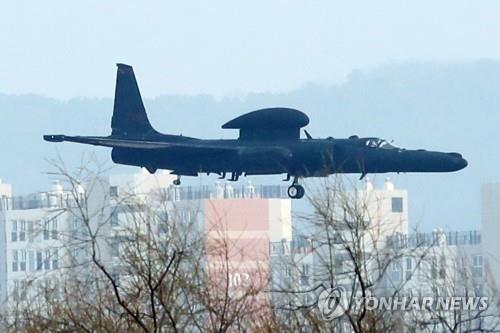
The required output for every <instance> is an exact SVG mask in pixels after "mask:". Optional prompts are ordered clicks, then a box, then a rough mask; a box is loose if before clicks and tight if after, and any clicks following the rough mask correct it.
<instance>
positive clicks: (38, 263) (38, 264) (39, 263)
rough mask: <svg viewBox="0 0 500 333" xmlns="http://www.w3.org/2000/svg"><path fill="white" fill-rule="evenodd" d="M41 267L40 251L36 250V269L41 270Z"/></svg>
mask: <svg viewBox="0 0 500 333" xmlns="http://www.w3.org/2000/svg"><path fill="white" fill-rule="evenodd" d="M42 268H43V260H42V252H41V251H37V252H36V270H37V271H41V270H42Z"/></svg>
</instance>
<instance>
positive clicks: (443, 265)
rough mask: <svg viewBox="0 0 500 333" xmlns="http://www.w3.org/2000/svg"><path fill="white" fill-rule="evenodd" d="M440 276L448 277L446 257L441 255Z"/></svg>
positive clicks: (442, 277)
mask: <svg viewBox="0 0 500 333" xmlns="http://www.w3.org/2000/svg"><path fill="white" fill-rule="evenodd" d="M439 277H440V278H441V279H444V278H446V257H445V256H441V269H440V270H439Z"/></svg>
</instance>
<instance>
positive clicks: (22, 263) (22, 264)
mask: <svg viewBox="0 0 500 333" xmlns="http://www.w3.org/2000/svg"><path fill="white" fill-rule="evenodd" d="M19 252H20V257H21V260H20V261H19V270H20V271H21V272H26V250H19Z"/></svg>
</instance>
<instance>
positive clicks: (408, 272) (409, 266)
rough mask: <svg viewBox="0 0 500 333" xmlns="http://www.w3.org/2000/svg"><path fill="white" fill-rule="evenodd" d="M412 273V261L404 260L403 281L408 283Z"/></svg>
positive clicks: (409, 259)
mask: <svg viewBox="0 0 500 333" xmlns="http://www.w3.org/2000/svg"><path fill="white" fill-rule="evenodd" d="M412 273H413V261H412V259H411V258H406V271H405V279H406V281H409V280H410V279H411V276H412Z"/></svg>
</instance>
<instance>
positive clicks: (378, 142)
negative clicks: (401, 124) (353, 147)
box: [364, 138, 397, 149]
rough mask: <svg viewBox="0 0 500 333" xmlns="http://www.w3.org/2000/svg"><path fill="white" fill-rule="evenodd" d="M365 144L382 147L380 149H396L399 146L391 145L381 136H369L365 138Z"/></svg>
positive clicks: (371, 146)
mask: <svg viewBox="0 0 500 333" xmlns="http://www.w3.org/2000/svg"><path fill="white" fill-rule="evenodd" d="M364 145H365V146H367V147H370V148H380V149H396V148H397V147H395V146H393V145H391V144H390V143H389V142H387V141H386V140H384V139H379V138H367V139H365V142H364Z"/></svg>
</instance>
